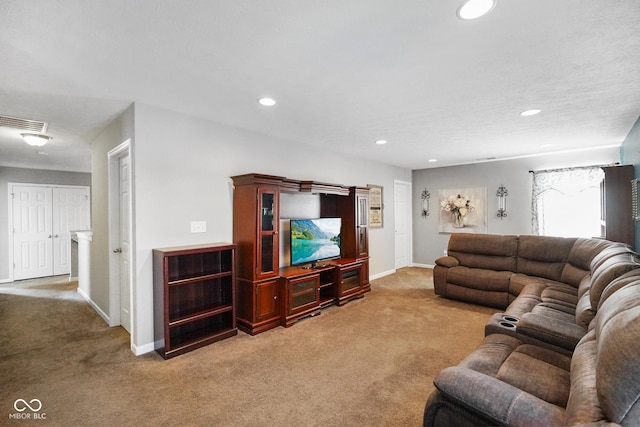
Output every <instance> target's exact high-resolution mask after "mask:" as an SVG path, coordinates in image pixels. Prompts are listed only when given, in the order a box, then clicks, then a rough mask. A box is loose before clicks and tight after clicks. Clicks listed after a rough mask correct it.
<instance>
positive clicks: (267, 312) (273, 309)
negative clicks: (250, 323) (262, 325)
mask: <svg viewBox="0 0 640 427" xmlns="http://www.w3.org/2000/svg"><path fill="white" fill-rule="evenodd" d="M279 316H280V296H279V295H278V280H277V279H276V280H270V281H268V282H264V283H259V284H257V285H256V322H261V321H263V320H268V319H272V318H274V317H279Z"/></svg>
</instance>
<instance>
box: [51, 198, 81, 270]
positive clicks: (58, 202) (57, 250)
mask: <svg viewBox="0 0 640 427" xmlns="http://www.w3.org/2000/svg"><path fill="white" fill-rule="evenodd" d="M52 211H53V217H52V222H53V238H52V240H53V274H54V275H58V274H69V273H70V272H71V259H70V257H71V236H70V235H69V231H70V230H88V229H89V189H88V188H86V187H84V188H74V187H54V188H53V209H52Z"/></svg>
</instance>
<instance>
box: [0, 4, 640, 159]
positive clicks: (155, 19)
mask: <svg viewBox="0 0 640 427" xmlns="http://www.w3.org/2000/svg"><path fill="white" fill-rule="evenodd" d="M461 2H462V0H438V1H432V0H420V1H418V0H394V1H389V0H375V1H374V0H340V1H317V0H313V1H312V0H244V1H222V0H219V1H212V0H200V1H196V0H191V1H188V2H180V1H168V0H136V1H130V0H118V1H116V0H104V1H86V0H56V1H50V0H40V1H38V0H29V1H25V0H16V1H13V0H0V16H2V17H3V18H2V24H1V25H0V114H3V115H8V116H13V117H22V118H27V119H34V120H42V121H45V122H47V123H48V124H49V128H48V132H47V133H48V134H49V135H51V136H53V138H54V139H53V140H52V142H51V143H50V144H48V145H47V146H45V147H44V148H43V149H42V150H43V151H45V152H46V153H47V155H42V154H36V150H35V149H33V148H31V147H29V146H27V145H26V144H24V143H23V142H21V140H20V138H19V135H18V134H19V132H16V131H12V130H10V129H7V128H0V164H1V165H5V166H6V165H10V166H19V167H36V168H44V169H59V170H78V171H89V170H90V147H89V143H90V141H91V140H92V139H93V138H94V137H95V136H96V135H97V134H98V133H99V132H100V131H101V130H102V129H103V128H104V127H105V126H106V125H107V124H108V123H109V122H110V121H111V120H113V119H114V118H115V117H116V116H117V115H118V114H120V113H121V112H122V111H123V110H124V109H125V108H126V107H127V106H128V105H130V104H131V102H142V103H145V104H150V105H156V106H159V107H164V108H168V109H171V110H175V111H180V112H183V113H186V114H190V115H193V116H196V117H201V118H205V119H209V120H212V121H215V122H219V123H224V124H229V125H232V126H236V127H240V128H245V129H248V130H252V131H255V132H258V133H262V134H268V135H272V136H274V137H277V138H280V139H283V140H287V141H291V142H292V143H300V144H311V145H316V146H321V147H325V148H327V149H332V150H337V151H340V152H343V153H345V154H354V155H357V156H361V157H364V158H369V159H372V160H377V161H381V162H385V163H390V164H393V165H398V166H402V167H406V168H411V169H421V168H426V167H435V166H446V165H452V164H463V163H470V162H476V161H479V160H480V161H481V160H482V159H487V158H494V157H495V158H498V159H501V158H510V157H519V156H527V155H535V154H540V153H543V152H548V151H565V150H578V149H585V148H590V147H601V146H611V145H619V144H620V143H621V142H622V141H623V139H624V137H625V136H626V135H627V133H628V132H629V130H630V129H631V127H632V125H633V123H634V122H635V120H636V119H637V118H638V116H640V54H639V52H640V1H638V0H615V1H602V0H562V1H558V0H498V4H497V6H496V7H495V9H494V10H493V11H492V12H491V13H490V14H489V15H487V16H485V17H483V18H480V19H478V20H475V21H461V20H459V19H457V18H456V15H455V12H456V9H457V8H458V6H459V5H460V3H461ZM264 95H269V96H272V97H273V98H275V99H276V100H277V101H278V104H277V105H276V106H275V107H272V108H270V109H265V108H264V107H261V106H260V105H258V104H257V103H256V100H257V98H259V97H261V96H264ZM529 108H539V109H541V110H542V113H541V114H539V115H537V116H534V117H529V118H523V117H520V116H519V114H518V113H519V112H520V111H523V110H526V109H529ZM377 139H387V140H388V141H389V143H388V144H387V145H384V146H376V145H375V144H374V141H375V140H377ZM543 144H552V145H551V146H548V147H544V148H541V147H540V146H541V145H543ZM429 158H436V159H438V162H436V163H428V162H427V160H428V159H429Z"/></svg>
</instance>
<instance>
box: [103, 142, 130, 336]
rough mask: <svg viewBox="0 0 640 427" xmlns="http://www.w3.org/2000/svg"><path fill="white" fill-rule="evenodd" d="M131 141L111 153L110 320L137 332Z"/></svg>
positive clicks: (116, 324)
mask: <svg viewBox="0 0 640 427" xmlns="http://www.w3.org/2000/svg"><path fill="white" fill-rule="evenodd" d="M130 162H131V158H130V140H127V141H125V142H123V143H122V144H120V145H119V146H118V147H116V148H114V149H113V150H111V151H109V153H108V165H109V166H108V167H109V178H108V179H109V190H108V191H109V251H110V253H109V319H110V326H118V325H120V326H122V327H123V328H124V329H125V330H126V331H127V332H129V334H132V333H133V331H132V330H133V323H134V322H133V319H134V317H135V316H134V309H133V307H134V304H132V301H133V298H132V294H133V293H132V286H131V284H132V277H133V276H132V274H133V268H132V265H131V253H132V251H133V247H132V246H133V245H132V243H131V236H132V227H131V225H132V221H131V205H132V200H131V194H132V193H131V187H132V183H131V167H130Z"/></svg>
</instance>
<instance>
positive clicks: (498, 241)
mask: <svg viewBox="0 0 640 427" xmlns="http://www.w3.org/2000/svg"><path fill="white" fill-rule="evenodd" d="M517 250H518V237H517V236H502V235H494V234H467V233H452V234H451V236H450V237H449V244H448V247H447V254H448V255H449V256H452V257H455V258H457V259H458V261H459V262H460V265H464V266H467V267H473V268H484V269H489V270H503V271H515V270H516V256H517Z"/></svg>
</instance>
